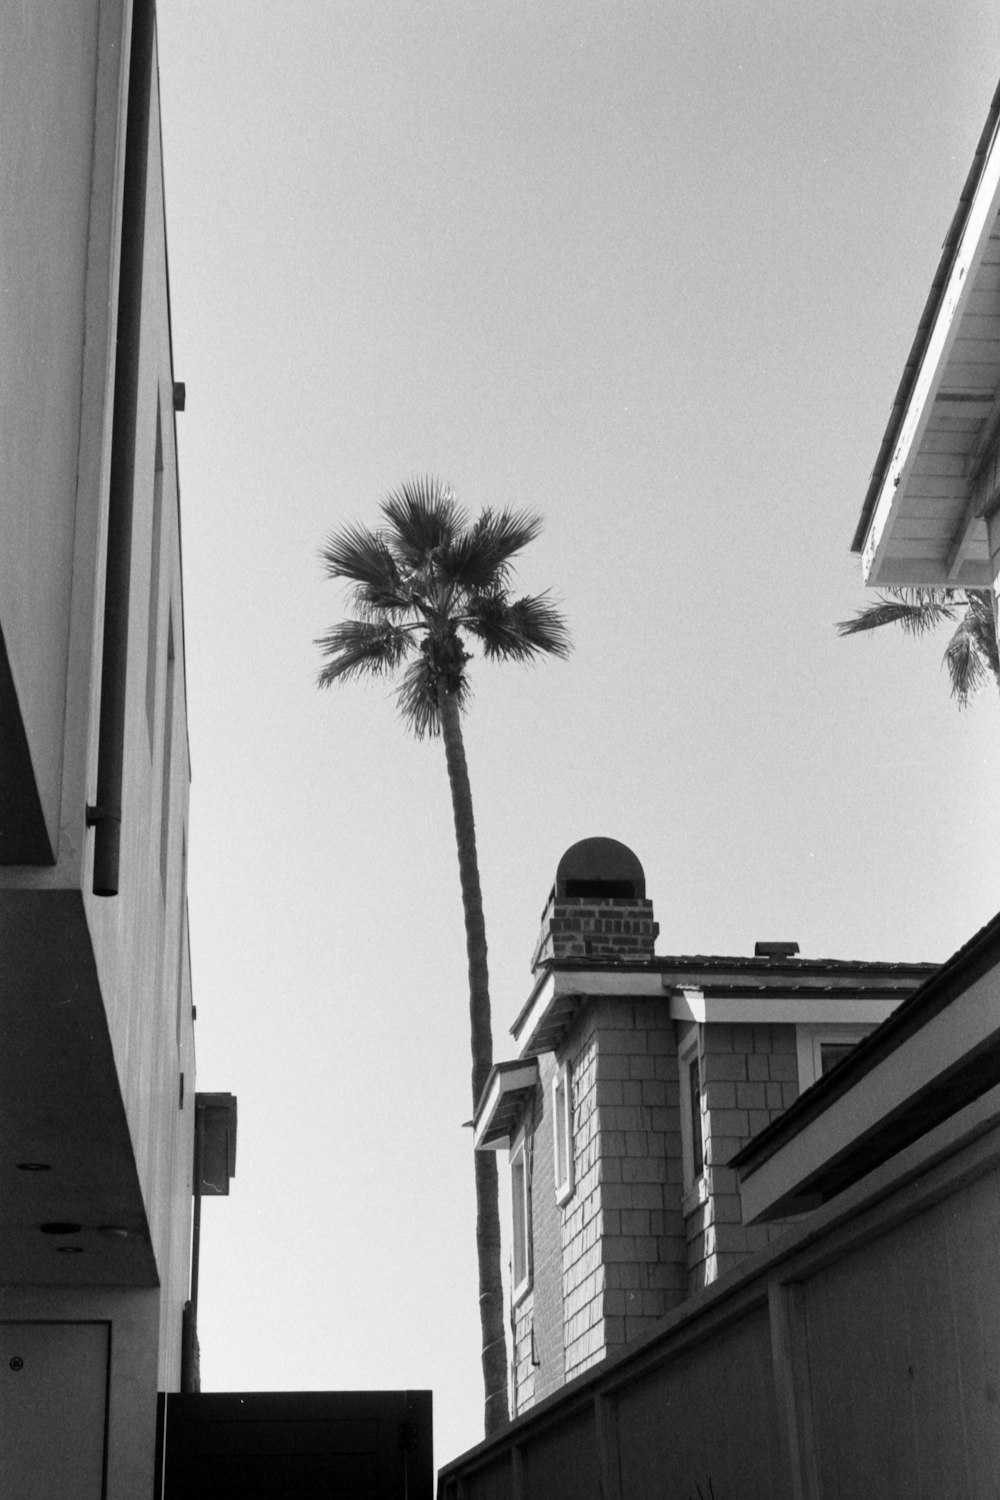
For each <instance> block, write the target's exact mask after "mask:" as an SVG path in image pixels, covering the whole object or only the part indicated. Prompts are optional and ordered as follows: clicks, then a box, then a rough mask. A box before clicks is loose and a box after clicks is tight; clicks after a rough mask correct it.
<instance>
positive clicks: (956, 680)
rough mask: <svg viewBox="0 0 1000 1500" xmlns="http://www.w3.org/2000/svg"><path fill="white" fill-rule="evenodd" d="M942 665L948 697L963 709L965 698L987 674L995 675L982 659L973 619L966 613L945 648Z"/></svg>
mask: <svg viewBox="0 0 1000 1500" xmlns="http://www.w3.org/2000/svg"><path fill="white" fill-rule="evenodd" d="M944 664H945V666H946V667H947V669H948V677H949V679H950V681H951V692H952V697H953V698H955V699H957V700H958V706H959V708H967V707H968V705H969V699H970V698H972V697H973V695H974V694H975V693H977V692H978V691H979V689H980V688H981V687H983V686H984V685H985V683H986V682H987V681H988V680H989V678H990V676H991V675H993V676H995V675H996V674H995V672H993V670H992V668H991V666H990V665H989V662H988V660H986V659H984V656H983V650H982V647H981V645H980V643H979V640H978V639H977V632H976V629H975V621H974V619H973V618H972V617H971V616H970V614H969V613H968V612H966V614H965V616H964V618H963V619H962V620H961V621H960V622H959V626H958V629H957V630H956V631H955V633H954V635H953V636H952V638H951V640H950V641H949V642H948V644H947V646H946V647H945V652H944Z"/></svg>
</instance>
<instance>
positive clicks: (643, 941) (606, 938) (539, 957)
mask: <svg viewBox="0 0 1000 1500" xmlns="http://www.w3.org/2000/svg"><path fill="white" fill-rule="evenodd" d="M659 930H660V929H659V926H658V924H657V923H656V922H654V921H653V903H652V901H647V900H646V877H645V875H644V874H643V870H642V865H641V864H640V863H639V861H638V860H637V859H636V857H635V855H634V854H633V853H632V851H631V849H629V848H627V847H626V846H625V845H624V844H620V843H619V842H618V841H617V839H599V838H598V839H581V841H580V843H578V844H574V845H573V847H572V848H571V849H567V851H566V853H565V854H564V855H563V857H562V859H561V860H560V861H559V868H558V870H557V871H556V883H555V886H554V887H553V889H552V894H551V895H550V896H549V900H548V905H547V906H546V908H545V911H544V912H543V913H542V930H541V932H540V933H539V936H538V942H537V944H536V945H535V952H534V956H533V957H532V960H531V968H532V972H534V971H536V970H537V969H538V968H539V966H540V965H541V964H543V963H545V962H546V961H547V960H549V959H552V960H554V961H555V962H556V963H559V962H561V961H565V960H567V959H574V958H582V959H592V960H593V959H596V960H598V961H599V962H604V963H644V962H645V961H646V960H647V959H650V958H652V957H653V944H654V943H655V941H656V937H657V934H658V933H659Z"/></svg>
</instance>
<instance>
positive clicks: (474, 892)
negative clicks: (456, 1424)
mask: <svg viewBox="0 0 1000 1500" xmlns="http://www.w3.org/2000/svg"><path fill="white" fill-rule="evenodd" d="M438 705H439V708H440V710H441V732H442V737H443V739H444V751H445V758H446V760H447V764H448V781H449V784H450V786H451V805H452V810H453V812H454V814H455V839H456V842H457V845H458V871H459V878H460V880H461V884H462V906H463V908H464V911H465V946H466V952H467V954H468V959H469V1021H470V1028H471V1036H472V1107H473V1109H475V1107H476V1105H477V1104H478V1102H479V1099H480V1097H481V1095H482V1092H483V1089H484V1088H485V1086H486V1079H487V1078H488V1076H489V1072H490V1069H491V1067H492V1066H493V1028H492V1023H491V1019H490V981H489V970H488V968H487V962H486V923H485V921H484V919H483V897H482V891H481V889H480V884H479V861H478V859H477V857H476V825H475V820H474V818H473V814H472V789H471V787H470V785H469V769H468V766H467V764H466V759H465V745H464V742H463V739H462V724H461V719H460V717H459V710H458V703H457V701H456V699H455V697H454V695H453V694H451V693H449V692H447V690H446V688H445V686H444V683H443V682H442V683H439V685H438ZM473 1155H474V1157H475V1166H476V1250H477V1255H478V1261H479V1317H480V1323H481V1326H482V1340H483V1343H482V1362H483V1384H484V1387H485V1431H486V1436H487V1437H490V1436H491V1434H492V1433H494V1432H498V1431H499V1430H500V1428H501V1427H505V1426H506V1424H507V1422H508V1421H509V1414H508V1408H507V1339H506V1336H505V1334H504V1326H503V1282H502V1279H501V1274H500V1205H499V1195H498V1185H497V1162H496V1155H495V1153H494V1152H492V1151H476V1152H474V1153H473Z"/></svg>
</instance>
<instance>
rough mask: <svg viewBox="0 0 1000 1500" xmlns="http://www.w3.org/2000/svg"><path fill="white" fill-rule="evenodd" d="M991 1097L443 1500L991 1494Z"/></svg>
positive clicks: (995, 1360) (500, 1449)
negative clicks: (986, 1107) (987, 1111)
mask: <svg viewBox="0 0 1000 1500" xmlns="http://www.w3.org/2000/svg"><path fill="white" fill-rule="evenodd" d="M995 1092H996V1091H994V1093H995ZM991 1107H992V1109H993V1115H992V1123H990V1121H989V1120H988V1119H987V1121H986V1123H985V1124H984V1112H983V1110H982V1109H981V1108H980V1109H979V1110H978V1115H976V1112H975V1111H966V1112H965V1114H966V1115H967V1116H969V1117H970V1119H972V1118H973V1116H975V1119H978V1124H977V1125H975V1128H973V1127H972V1125H970V1123H969V1120H968V1119H967V1120H965V1122H964V1124H963V1121H962V1119H961V1118H958V1119H957V1121H951V1122H949V1123H948V1125H947V1126H944V1127H941V1128H940V1129H939V1130H937V1131H935V1132H933V1134H932V1135H931V1136H928V1137H926V1138H925V1139H924V1140H923V1141H920V1142H917V1143H915V1144H914V1145H913V1146H912V1147H910V1148H909V1149H908V1150H907V1151H906V1152H903V1153H901V1155H900V1156H899V1157H898V1158H896V1160H895V1161H894V1162H892V1163H889V1164H887V1165H886V1166H885V1167H884V1168H882V1169H880V1170H879V1171H878V1172H877V1173H874V1174H872V1177H871V1178H869V1179H868V1180H867V1182H866V1183H863V1184H859V1185H858V1187H857V1188H855V1189H852V1190H850V1192H848V1193H845V1194H844V1195H843V1197H842V1199H838V1200H837V1202H836V1203H833V1204H830V1205H828V1206H827V1207H826V1208H824V1209H821V1210H818V1211H817V1212H816V1213H815V1214H813V1215H810V1216H809V1217H808V1218H807V1219H805V1220H803V1221H802V1222H801V1223H800V1224H799V1225H798V1226H796V1227H795V1228H793V1229H790V1230H789V1231H788V1234H787V1235H785V1236H784V1237H783V1238H781V1239H780V1240H777V1241H775V1242H774V1243H773V1244H772V1245H771V1246H770V1247H769V1249H768V1250H767V1251H766V1252H764V1253H762V1254H761V1255H759V1256H756V1257H754V1258H753V1259H752V1260H750V1261H748V1262H747V1263H746V1264H745V1265H744V1266H743V1267H741V1268H739V1269H738V1270H737V1271H735V1272H733V1273H731V1274H730V1275H729V1276H728V1277H726V1278H724V1279H723V1280H722V1281H720V1282H719V1283H718V1284H717V1285H716V1286H715V1287H713V1288H709V1289H708V1290H707V1291H705V1292H702V1293H699V1294H698V1295H697V1296H696V1297H694V1298H692V1299H691V1300H690V1302H688V1303H686V1304H685V1305H684V1306H683V1307H682V1308H680V1309H679V1310H678V1311H677V1312H676V1313H674V1314H673V1315H671V1317H669V1318H667V1319H665V1320H664V1321H663V1322H662V1323H661V1324H660V1325H659V1326H658V1328H657V1329H656V1330H655V1331H654V1332H653V1333H651V1334H649V1335H647V1336H646V1337H645V1338H644V1339H643V1340H641V1341H637V1342H636V1344H634V1345H632V1346H630V1348H629V1349H628V1350H627V1351H626V1352H625V1353H623V1354H621V1355H619V1356H618V1357H616V1358H615V1359H613V1360H609V1361H607V1362H605V1363H604V1364H602V1365H599V1366H596V1367H595V1368H594V1370H592V1371H591V1372H589V1373H588V1374H587V1375H585V1376H583V1377H581V1378H580V1379H578V1380H576V1381H574V1382H573V1383H572V1384H571V1385H568V1386H566V1387H565V1388H564V1389H563V1390H562V1391H561V1392H558V1393H557V1394H555V1395H554V1396H552V1397H550V1398H549V1399H548V1400H547V1401H545V1402H543V1403H541V1404H540V1405H539V1406H538V1407H537V1408H535V1409H534V1410H533V1411H531V1412H529V1413H527V1414H526V1415H525V1416H523V1417H521V1418H519V1419H518V1420H517V1421H516V1422H513V1423H512V1424H511V1426H510V1427H509V1428H508V1429H507V1430H506V1431H505V1432H504V1433H503V1434H502V1435H501V1436H499V1437H498V1438H496V1439H493V1440H491V1441H490V1442H487V1443H483V1444H481V1445H480V1446H479V1447H478V1448H475V1449H473V1450H471V1452H469V1453H467V1454H465V1455H463V1456H462V1457H461V1458H458V1459H456V1460H454V1461H453V1462H452V1463H449V1464H448V1465H446V1466H445V1468H443V1469H442V1470H441V1472H440V1474H439V1479H438V1496H439V1500H699V1497H702V1500H710V1497H714V1500H871V1497H873V1496H902V1495H905V1496H907V1500H944V1497H952V1496H954V1497H960V1496H961V1497H980V1496H982V1497H986V1496H996V1495H1000V1127H998V1125H997V1119H998V1116H997V1112H996V1103H995V1101H994V1103H993V1105H992V1106H991ZM974 1123H975V1121H974V1120H973V1124H974Z"/></svg>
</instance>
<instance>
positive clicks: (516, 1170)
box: [510, 1130, 531, 1303]
mask: <svg viewBox="0 0 1000 1500" xmlns="http://www.w3.org/2000/svg"><path fill="white" fill-rule="evenodd" d="M510 1206H511V1216H510V1217H511V1241H510V1279H511V1290H510V1295H511V1301H512V1302H514V1303H517V1302H519V1301H520V1300H521V1298H522V1297H523V1296H524V1294H525V1292H526V1291H527V1290H528V1288H529V1287H530V1286H531V1151H530V1144H529V1140H528V1136H527V1134H526V1132H525V1131H523V1130H522V1131H521V1133H520V1135H519V1136H518V1137H517V1139H516V1141H515V1143H514V1146H513V1148H512V1150H511V1153H510Z"/></svg>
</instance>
